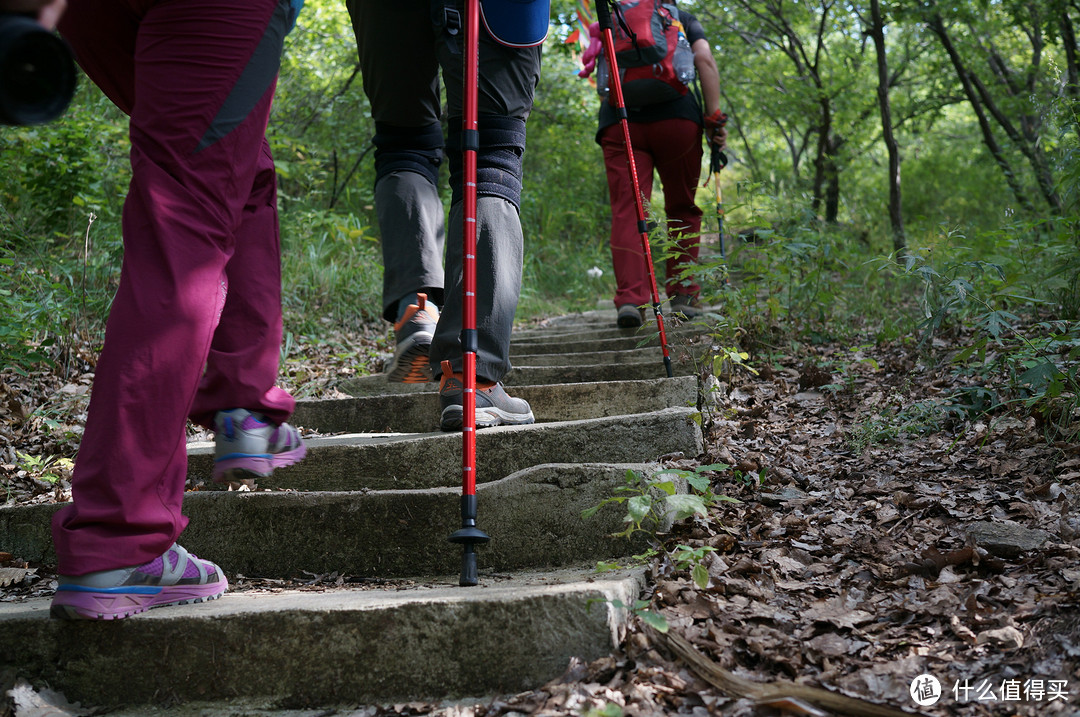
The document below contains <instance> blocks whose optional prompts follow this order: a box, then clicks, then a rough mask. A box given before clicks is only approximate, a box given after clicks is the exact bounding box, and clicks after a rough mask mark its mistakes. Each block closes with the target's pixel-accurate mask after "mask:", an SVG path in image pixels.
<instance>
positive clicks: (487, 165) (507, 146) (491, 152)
mask: <svg viewBox="0 0 1080 717" xmlns="http://www.w3.org/2000/svg"><path fill="white" fill-rule="evenodd" d="M477 124H478V126H479V130H480V132H479V134H480V149H479V151H478V152H477V154H476V193H477V195H480V196H492V197H502V198H503V199H505V200H507V201H509V202H511V203H512V204H513V205H514V206H515V207H518V208H519V209H520V208H521V175H522V170H521V159H522V157H523V156H524V154H525V120H522V119H516V118H514V117H499V116H496V115H485V116H482V117H480V118H478V120H477ZM450 127H451V128H460V127H461V118H460V117H458V118H456V119H455V118H453V117H451V118H450ZM446 152H447V159H448V160H449V162H450V186H451V187H452V188H453V190H454V197H453V200H452V201H453V202H454V203H457V202H459V201H461V200H462V198H463V196H464V195H463V194H462V189H461V186H462V175H463V174H464V168H463V165H462V154H461V153H462V146H461V132H460V130H457V131H455V130H453V129H451V131H450V137H449V139H448V141H447V143H446Z"/></svg>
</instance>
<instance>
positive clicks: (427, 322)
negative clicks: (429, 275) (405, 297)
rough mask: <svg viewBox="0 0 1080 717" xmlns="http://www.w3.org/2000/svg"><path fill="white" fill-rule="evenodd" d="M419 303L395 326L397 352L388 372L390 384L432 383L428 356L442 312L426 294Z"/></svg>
mask: <svg viewBox="0 0 1080 717" xmlns="http://www.w3.org/2000/svg"><path fill="white" fill-rule="evenodd" d="M416 296H417V303H415V304H409V305H408V307H406V309H405V314H404V316H402V317H401V319H399V320H398V322H397V323H395V324H394V339H395V341H396V342H397V348H395V350H394V358H393V360H392V361H391V362H390V367H389V368H388V369H387V371H386V380H387V381H390V382H391V383H427V382H428V381H430V380H432V374H431V366H430V365H428V352H429V351H430V350H431V340H432V338H433V337H434V336H435V324H437V323H439V309H438V308H437V307H436V306H435V305H434V304H429V303H428V300H427V294H417V295H416Z"/></svg>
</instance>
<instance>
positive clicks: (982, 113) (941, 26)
mask: <svg viewBox="0 0 1080 717" xmlns="http://www.w3.org/2000/svg"><path fill="white" fill-rule="evenodd" d="M928 26H929V28H930V30H931V31H932V32H933V33H934V34H935V35H936V36H937V38H938V40H940V41H941V45H942V47H944V48H945V52H946V54H947V55H948V56H949V60H950V61H951V62H952V66H953V69H954V70H955V71H956V76H957V78H959V80H960V85H961V87H963V89H964V96H965V97H967V100H968V103H969V104H970V105H971V109H972V111H974V112H975V117H976V119H977V120H978V122H979V129H980V130H981V131H982V136H983V143H984V144H985V145H986V147H987V149H989V150H990V154H991V156H993V158H994V161H995V162H996V163H997V165H998V167H999V168H1000V169H1001V172H1002V174H1003V175H1004V176H1005V182H1006V183H1007V184H1008V185H1009V189H1010V190H1012V193H1013V196H1014V197H1015V198H1016V201H1017V203H1018V204H1019V205H1020V206H1021V207H1023V208H1024V210H1025V211H1027V212H1029V213H1034V212H1035V207H1034V205H1033V204H1032V203H1031V200H1030V199H1028V197H1027V194H1026V193H1025V192H1024V188H1023V187H1022V186H1021V185H1020V181H1019V180H1018V179H1017V178H1016V172H1015V171H1013V168H1012V165H1010V164H1009V160H1008V159H1007V158H1006V157H1005V154H1004V152H1003V151H1002V149H1001V146H1000V145H999V144H998V142H997V138H995V137H994V130H993V128H992V127H991V126H990V120H989V119H987V117H986V110H985V109H984V107H983V103H982V100H981V99H979V94H978V92H976V90H975V87H974V85H973V84H972V82H971V76H970V74H969V72H968V69H967V67H966V66H965V65H964V61H963V59H962V58H961V57H960V53H959V52H957V50H956V47H955V46H954V45H953V43H952V38H951V37H950V36H949V32H948V30H946V29H945V22H944V21H943V20H942V19H941V15H940V14H939V13H936V12H935V13H934V15H933V16H932V17H931V18H930V20H929V22H928Z"/></svg>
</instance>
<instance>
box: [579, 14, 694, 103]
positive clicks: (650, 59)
mask: <svg viewBox="0 0 1080 717" xmlns="http://www.w3.org/2000/svg"><path fill="white" fill-rule="evenodd" d="M615 14H616V16H617V18H618V21H617V22H615V23H614V29H613V30H612V40H613V44H614V49H615V62H616V63H617V64H618V65H619V80H620V84H621V86H622V93H623V100H624V101H625V103H626V105H627V106H628V107H640V106H643V105H651V104H655V103H657V102H668V101H670V100H674V99H678V98H679V97H682V96H683V95H685V94H686V93H687V92H688V91H689V87H690V83H691V82H693V81H694V77H695V76H696V74H697V73H696V70H695V68H694V51H693V50H692V49H690V42H689V40H687V39H686V32H685V30H684V28H683V26H682V23H681V22H679V12H678V10H677V9H676V8H675V4H674V3H671V2H661V1H660V0H620V2H619V3H618V5H617V6H616V13H615ZM628 31H629V32H628ZM610 74H611V72H610V69H609V68H608V66H607V58H606V57H605V56H603V55H601V56H600V59H599V61H598V62H597V82H596V89H597V92H598V93H599V94H600V96H601V97H602V98H603V99H606V100H607V101H608V102H609V103H611V104H612V105H614V104H615V96H614V94H615V93H613V92H610Z"/></svg>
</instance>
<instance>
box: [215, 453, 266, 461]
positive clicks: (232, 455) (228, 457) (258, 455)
mask: <svg viewBox="0 0 1080 717" xmlns="http://www.w3.org/2000/svg"><path fill="white" fill-rule="evenodd" d="M273 457H274V454H273V453H230V454H228V455H225V456H218V457H217V458H215V459H214V462H215V463H219V462H221V461H227V460H231V459H233V458H273Z"/></svg>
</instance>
